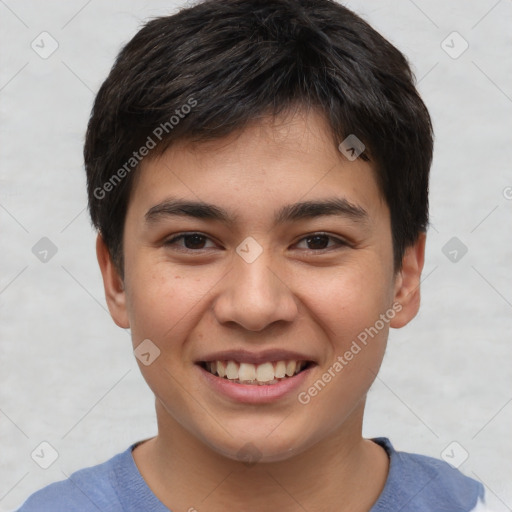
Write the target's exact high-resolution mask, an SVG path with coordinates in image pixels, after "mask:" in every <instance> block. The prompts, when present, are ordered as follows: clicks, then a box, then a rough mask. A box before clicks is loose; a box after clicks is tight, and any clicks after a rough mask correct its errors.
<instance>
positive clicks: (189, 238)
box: [164, 233, 209, 251]
mask: <svg viewBox="0 0 512 512" xmlns="http://www.w3.org/2000/svg"><path fill="white" fill-rule="evenodd" d="M208 240H209V238H208V237H207V236H206V235H202V234H201V233H181V234H180V235H177V236H175V237H173V238H171V239H170V240H167V241H166V242H165V243H164V245H166V246H174V247H176V248H177V249H178V250H185V251H196V250H197V251H199V250H201V249H207V248H208V247H205V244H206V243H207V241H208ZM179 241H183V244H179V243H178V242H179Z"/></svg>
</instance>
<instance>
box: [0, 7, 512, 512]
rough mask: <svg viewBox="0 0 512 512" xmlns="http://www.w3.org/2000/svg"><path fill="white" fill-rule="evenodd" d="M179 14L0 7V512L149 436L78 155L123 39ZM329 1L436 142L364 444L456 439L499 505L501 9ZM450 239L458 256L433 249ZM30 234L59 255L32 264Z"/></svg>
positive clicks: (503, 406)
mask: <svg viewBox="0 0 512 512" xmlns="http://www.w3.org/2000/svg"><path fill="white" fill-rule="evenodd" d="M180 4H182V3H181V2H170V1H167V2H163V1H153V2H145V1H142V0H139V1H137V0H129V1H124V2H117V1H116V2H114V1H101V2H100V1H99V0H92V1H89V2H87V1H69V0H68V1H64V0H54V1H45V2H35V1H24V0H18V1H15V0H0V29H1V31H0V49H1V65H0V101H1V103H0V115H1V127H0V130H1V132H0V133H1V145H0V163H1V171H0V180H1V182H0V226H1V242H2V251H1V252H0V315H1V323H0V336H1V345H0V357H1V359H0V364H1V366H0V382H1V387H0V454H1V455H0V510H2V511H8V510H12V509H13V508H15V507H17V506H19V505H20V504H21V503H22V502H23V501H24V500H25V498H26V497H27V496H28V495H29V494H31V493H32V492H34V491H35V490H37V489H39V488H41V487H42V486H44V485H46V484H48V483H50V482H53V481H56V480H61V479H63V478H65V477H66V476H68V475H70V474H71V473H72V472H73V471H75V470H77V469H79V468H83V467H86V466H90V465H94V464H98V463H100V462H103V461H104V460H106V459H108V458H110V457H111V456H113V455H114V454H116V453H118V452H120V451H122V450H125V449H126V448H127V447H128V445H129V444H130V443H132V442H135V441H137V440H141V439H144V438H147V437H151V436H153V435H154V434H155V433H156V421H155V416H154V409H153V407H154V403H153V396H152V394H151V392H150V391H149V389H148V387H147V385H146V383H145V382H144V380H143V379H142V377H141V375H140V373H139V370H138V366H137V364H136V360H135V358H134V356H133V353H132V350H131V342H130V339H129V333H128V332H125V331H123V330H122V329H119V328H118V327H116V326H115V324H114V323H113V322H112V320H111V318H110V316H109V314H108V313H107V311H106V304H105V300H104V297H103V288H102V283H101V280H100V273H99V269H98V266H97V263H96V259H95V251H94V240H95V234H94V232H93V230H92V229H91V227H90V224H89V219H88V216H87V211H86V209H85V208H86V192H85V173H84V171H83V163H82V144H83V136H84V132H85V128H86V123H87V120H88V116H89V113H90V109H91V106H92V101H93V99H94V93H95V92H96V91H97V90H98V88H99V86H100V84H101V82H102V81H103V80H104V78H105V77H106V75H107V73H108V71H109V69H110V67H111V65H112V64H113V61H114V58H115V56H116V54H117V52H118V51H119V49H120V48H121V45H123V44H124V43H126V42H127V41H128V40H129V39H130V38H131V37H132V36H133V35H134V34H135V32H136V31H137V29H138V27H139V26H140V24H141V22H142V20H144V19H146V18H148V17H150V16H156V15H161V14H167V13H170V12H173V11H174V10H175V8H176V6H177V5H180ZM347 5H348V6H349V7H351V8H353V9H354V10H356V11H357V12H358V13H359V14H361V15H362V16H363V17H364V18H365V19H366V20H368V21H369V22H370V23H371V24H372V25H373V26H374V27H375V28H376V29H377V30H379V31H380V32H381V33H382V34H383V35H384V36H385V37H387V38H388V39H390V40H391V42H393V43H394V44H395V45H396V46H398V48H400V49H401V50H402V51H403V52H404V53H405V54H406V55H407V56H408V57H409V59H410V60H411V62H412V65H413V69H414V71H415V74H416V76H417V79H418V81H419V89H420V92H421V94H422V95H423V98H424V100H425V102H426V104H427V106H428V107H429V109H430V112H431V115H432V117H433V120H434V127H435V132H436V147H435V159H434V164H433V168H432V179H431V222H432V227H431V228H430V230H429V233H428V243H427V258H426V265H425V271H424V281H423V285H422V287H423V299H422V300H423V303H422V308H421V312H420V314H419V316H418V317H417V318H416V319H415V320H414V321H413V322H412V323H411V324H410V325H409V326H407V327H406V328H404V329H402V330H398V331H396V330H392V331H391V335H390V343H389V349H388V353H387V355H386V357H385V360H384V364H383V368H382V371H381V373H380V375H379V377H378V379H377V381H376V382H375V385H374V386H373V388H372V390H371V391H370V394H369V399H368V407H367V416H366V422H365V428H364V434H365V435H366V436H367V437H372V436H382V435H385V436H388V437H390V438H391V440H392V442H393V443H394V444H395V446H396V447H397V448H398V449H400V450H406V451H413V452H417V453H424V454H427V455H432V456H435V457H441V453H442V452H443V450H444V449H445V448H446V447H447V446H448V445H449V444H450V443H452V442H453V441H457V442H458V443H459V444H460V447H459V446H458V445H457V446H456V447H455V451H454V452H451V449H450V450H448V453H450V454H452V455H453V456H456V457H459V456H461V454H462V451H461V450H462V449H464V450H466V451H467V452H468V454H469V457H468V459H467V460H466V461H465V462H464V463H463V464H462V465H461V466H460V469H461V470H462V471H463V472H464V473H466V474H468V475H470V476H472V477H473V478H477V479H479V480H481V481H482V482H483V483H484V484H485V485H486V486H487V489H488V490H487V492H488V494H489V496H490V497H491V498H492V499H493V501H495V502H496V510H511V507H512V487H511V484H510V482H511V480H512V479H511V477H512V449H511V446H512V442H511V436H510V432H511V428H510V427H511V423H512V403H511V401H512V386H511V383H512V382H511V381H512V375H511V373H512V372H511V364H510V356H511V352H512V343H511V341H512V340H511V327H512V322H511V307H512V291H511V290H512V286H511V284H512V276H511V272H510V270H511V262H512V250H511V229H510V228H511V217H512V200H510V198H511V197H512V188H510V187H512V173H511V167H510V166H511V161H512V145H511V137H510V135H511V126H510V120H511V114H512V85H511V84H512V80H511V77H512V60H511V58H510V57H511V55H512V42H511V39H510V34H511V31H510V27H511V17H512V1H511V0H500V1H496V0H482V1H479V2H468V1H467V0H457V1H451V2H444V1H441V0H435V1H428V2H427V1H425V0H416V1H415V2H413V1H412V0H411V1H410V0H400V1H392V0H386V1H382V0H379V1H377V0H374V1H364V2H363V1H355V0H354V1H350V2H347ZM43 31H47V32H49V33H50V34H51V36H52V37H53V38H54V39H55V40H56V41H58V44H59V47H58V49H57V50H56V51H55V53H53V54H52V55H51V56H50V57H48V58H47V59H43V58H41V57H40V56H39V55H38V54H37V53H36V52H35V51H34V50H33V49H32V48H31V42H32V41H33V40H34V39H36V38H37V37H38V35H39V34H40V33H41V32H43ZM453 31H457V32H458V33H460V35H461V36H462V37H463V38H464V39H465V40H466V41H467V43H468V44H469V48H468V49H467V51H465V52H464V53H463V54H462V55H460V57H458V58H456V59H454V58H452V57H450V56H449V55H448V54H447V53H446V52H445V51H444V50H443V48H442V46H441V45H442V41H443V40H445V39H446V38H447V36H448V35H449V34H451V33H452V32H453ZM38 40H39V39H36V42H37V41H38ZM462 43H463V42H462V41H461V40H458V39H457V36H455V39H454V36H451V38H449V39H448V40H447V41H446V43H445V45H448V46H452V47H453V48H451V49H450V51H451V52H452V54H453V53H454V52H455V53H457V52H458V51H460V49H461V48H462V46H461V44H462ZM40 44H41V43H40ZM45 47H46V48H48V46H45ZM507 187H509V188H507ZM454 236H455V237H457V238H458V239H460V241H461V242H462V243H464V244H465V246H467V248H468V252H467V254H465V255H464V256H463V257H462V258H460V254H461V253H460V252H459V254H458V257H459V260H458V261H457V262H452V261H450V260H449V259H448V258H447V257H446V256H445V254H443V252H442V248H443V246H444V245H445V244H446V243H447V242H448V240H450V239H451V238H452V237H454ZM42 237H48V238H49V239H50V240H52V242H53V243H54V244H55V245H56V246H57V249H58V252H57V253H56V254H55V255H54V256H53V257H52V258H51V259H50V260H49V261H48V262H46V263H43V262H41V261H39V259H37V258H36V256H35V255H34V254H33V253H32V247H33V246H34V245H35V244H36V243H37V242H38V241H39V240H40V239H41V238H42ZM42 441H47V442H49V443H50V444H51V445H53V446H54V447H55V448H56V450H57V451H58V454H59V457H58V459H57V460H56V462H55V463H54V464H53V465H51V466H50V467H49V468H48V469H46V470H44V469H42V468H40V467H39V466H38V465H37V464H36V463H35V462H34V461H33V460H32V458H31V453H32V451H33V450H34V449H35V448H36V447H37V446H38V445H39V444H40V443H41V442H42Z"/></svg>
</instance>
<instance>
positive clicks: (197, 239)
mask: <svg viewBox="0 0 512 512" xmlns="http://www.w3.org/2000/svg"><path fill="white" fill-rule="evenodd" d="M191 239H192V244H190V240H191ZM190 245H192V246H193V247H189V246H190ZM196 245H204V236H203V235H186V236H185V246H186V247H187V249H201V247H196Z"/></svg>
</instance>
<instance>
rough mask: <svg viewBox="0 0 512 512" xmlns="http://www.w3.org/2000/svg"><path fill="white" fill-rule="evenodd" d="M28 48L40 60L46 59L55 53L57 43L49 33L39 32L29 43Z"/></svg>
mask: <svg viewBox="0 0 512 512" xmlns="http://www.w3.org/2000/svg"><path fill="white" fill-rule="evenodd" d="M30 47H31V48H32V50H34V51H35V52H36V53H37V55H39V57H41V59H47V58H48V57H51V56H52V55H53V54H54V53H55V52H56V51H57V48H58V47H59V43H58V41H57V40H56V39H55V38H54V37H53V36H52V35H51V34H50V33H48V32H41V33H40V34H39V35H38V36H37V37H36V38H35V39H34V40H33V41H32V43H30Z"/></svg>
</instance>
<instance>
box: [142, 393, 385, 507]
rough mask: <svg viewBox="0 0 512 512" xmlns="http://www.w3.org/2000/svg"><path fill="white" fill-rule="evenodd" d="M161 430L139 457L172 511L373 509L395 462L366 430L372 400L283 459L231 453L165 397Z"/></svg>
mask: <svg viewBox="0 0 512 512" xmlns="http://www.w3.org/2000/svg"><path fill="white" fill-rule="evenodd" d="M156 408H157V418H158V431H159V433H158V436H156V437H155V438H152V439H150V440H148V441H145V442H144V443H142V444H139V445H138V446H137V447H136V448H135V449H134V450H133V457H134V459H135V462H136V464H137V466H138V468H139V471H140V472H141V474H142V476H143V478H144V479H145V481H146V483H147V484H148V486H149V487H150V488H151V490H152V491H153V493H154V494H155V495H156V496H157V497H158V498H159V500H160V501H161V502H162V503H163V504H164V505H165V506H167V507H168V508H170V509H171V510H191V511H193V510H194V509H197V510H201V509H207V510H208V511H210V512H221V511H225V510H226V507H227V506H229V507H230V508H233V509H235V510H236V509H239V510H244V511H247V512H260V511H261V510H269V509H270V507H271V508H272V509H276V510H280V511H282V512H288V511H290V512H291V511H296V510H302V509H304V510H308V511H309V512H315V511H330V510H333V511H334V510H336V511H339V510H350V511H352V512H359V511H361V512H364V511H368V510H369V509H370V508H371V506H372V505H373V504H374V503H375V501H376V500H377V499H378V496H379V494H380V493H381V491H382V489H383V488H384V484H385V481H386V477H387V473H388V467H389V461H388V457H387V454H386V452H385V451H384V449H383V448H381V447H380V446H378V445H377V444H375V443H373V442H372V441H368V440H365V439H363V437H362V435H361V426H362V415H363V409H364V403H361V404H360V406H358V407H357V408H356V410H355V411H354V412H353V413H352V414H351V416H350V418H348V419H347V421H345V422H344V424H343V426H342V427H341V428H340V429H338V430H337V431H335V432H332V433H331V434H330V435H328V436H326V437H325V438H323V439H322V440H321V441H320V442H318V443H316V444H314V445H313V446H311V447H310V448H308V449H306V450H305V451H303V452H301V453H299V454H297V455H295V456H293V457H292V458H290V459H288V460H284V461H280V462H266V463H256V464H247V463H243V462H240V461H235V460H232V459H228V458H226V457H224V456H222V455H220V454H218V453H217V452H215V451H214V450H212V449H211V448H210V447H209V446H207V445H205V444H204V443H202V442H201V441H199V440H198V439H197V438H195V437H194V436H193V435H191V434H190V433H189V432H188V431H187V430H186V429H184V428H183V427H182V426H181V425H180V424H178V423H177V422H176V421H175V420H174V419H173V418H172V417H171V416H170V415H168V414H167V412H166V411H165V410H164V409H163V407H162V406H161V404H160V402H159V400H158V399H157V407H156Z"/></svg>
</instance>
